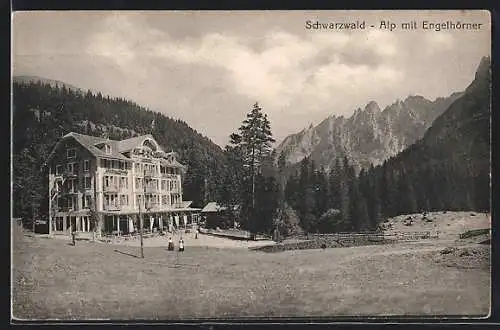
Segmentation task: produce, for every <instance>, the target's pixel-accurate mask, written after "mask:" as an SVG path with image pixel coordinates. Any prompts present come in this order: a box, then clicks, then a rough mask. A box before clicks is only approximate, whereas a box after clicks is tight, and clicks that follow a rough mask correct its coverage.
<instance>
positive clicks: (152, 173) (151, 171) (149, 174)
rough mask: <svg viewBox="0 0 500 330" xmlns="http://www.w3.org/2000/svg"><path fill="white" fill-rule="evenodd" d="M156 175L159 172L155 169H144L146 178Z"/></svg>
mask: <svg viewBox="0 0 500 330" xmlns="http://www.w3.org/2000/svg"><path fill="white" fill-rule="evenodd" d="M156 175H157V172H156V171H155V170H144V177H145V178H150V177H155V176H156Z"/></svg>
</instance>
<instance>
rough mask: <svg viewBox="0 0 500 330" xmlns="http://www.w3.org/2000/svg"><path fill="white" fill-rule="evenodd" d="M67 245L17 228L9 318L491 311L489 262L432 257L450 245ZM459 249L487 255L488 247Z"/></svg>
mask: <svg viewBox="0 0 500 330" xmlns="http://www.w3.org/2000/svg"><path fill="white" fill-rule="evenodd" d="M69 243H70V241H69V239H68V240H62V239H49V238H41V237H28V236H26V235H23V234H22V233H15V235H14V252H13V316H14V317H15V318H19V319H170V320H172V319H192V318H238V317H307V316H355V315H365V316H366V315H369V316H379V315H384V316H386V315H475V316H486V315H487V314H488V313H489V306H490V272H489V258H483V259H484V260H483V261H482V262H479V263H476V265H475V266H474V267H472V268H471V267H468V268H466V267H460V263H446V262H440V260H441V259H443V258H445V257H447V255H441V254H440V251H441V250H443V248H444V247H446V246H450V244H452V243H451V242H450V241H442V242H441V241H439V242H438V241H436V242H434V241H422V242H418V243H401V244H394V245H379V246H361V247H353V248H336V249H326V250H300V251H287V252H281V253H264V252H256V251H250V250H248V249H247V248H216V247H214V248H210V247H203V246H192V247H189V245H186V246H187V249H186V251H185V252H184V253H183V254H181V255H179V256H177V252H167V251H166V249H165V248H164V247H160V246H147V247H146V248H145V259H140V258H137V257H135V256H137V255H138V254H139V249H138V247H135V246H126V245H108V244H102V243H92V242H78V244H77V246H76V247H73V246H71V245H70V244H69ZM467 248H469V249H472V250H474V251H476V250H477V249H482V250H481V251H482V252H481V253H483V255H484V254H485V253H486V254H487V255H488V256H489V246H479V245H477V244H476V245H474V244H473V245H468V246H467ZM474 253H475V252H474ZM451 255H452V254H450V256H451ZM438 257H439V258H438ZM441 261H442V260H441Z"/></svg>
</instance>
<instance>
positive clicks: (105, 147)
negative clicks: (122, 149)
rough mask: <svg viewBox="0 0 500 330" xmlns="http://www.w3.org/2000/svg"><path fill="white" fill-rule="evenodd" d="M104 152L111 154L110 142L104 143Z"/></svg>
mask: <svg viewBox="0 0 500 330" xmlns="http://www.w3.org/2000/svg"><path fill="white" fill-rule="evenodd" d="M104 152H105V153H106V155H111V146H110V145H109V144H105V145H104Z"/></svg>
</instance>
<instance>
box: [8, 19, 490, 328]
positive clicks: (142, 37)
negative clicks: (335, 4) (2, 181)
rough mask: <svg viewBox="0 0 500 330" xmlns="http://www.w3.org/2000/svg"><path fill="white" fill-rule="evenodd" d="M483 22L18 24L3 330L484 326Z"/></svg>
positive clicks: (486, 132)
mask: <svg viewBox="0 0 500 330" xmlns="http://www.w3.org/2000/svg"><path fill="white" fill-rule="evenodd" d="M490 57H491V18H490V13H489V12H488V11H484V10H466V11H459V10H447V11H444V10H441V11H436V10H420V11H375V10H371V11H339V10H335V11H25V12H15V13H13V16H12V109H11V112H12V116H13V121H12V134H13V136H12V146H11V147H12V149H11V152H12V164H11V166H12V167H11V168H12V177H11V180H12V196H13V198H12V200H11V208H12V217H11V228H12V230H11V235H12V244H11V255H12V270H11V271H12V283H11V286H12V290H11V306H12V314H11V317H12V322H20V321H35V320H42V321H47V322H48V321H53V320H66V321H69V320H79V321H82V322H85V321H89V320H108V321H109V320H111V321H119V320H127V321H131V322H132V321H151V320H162V321H187V320H202V321H203V320H205V321H206V320H212V321H216V322H217V321H220V322H231V321H235V320H248V319H252V320H262V321H269V320H275V321H279V322H286V320H290V319H299V318H300V319H310V320H314V319H315V318H322V319H323V320H324V319H325V318H327V319H331V320H333V321H335V320H355V321H360V320H363V318H366V317H383V318H389V319H391V318H395V319H396V320H398V319H400V318H401V317H407V318H421V317H423V318H427V317H429V318H430V317H433V318H435V317H442V318H451V319H454V318H460V319H463V318H485V317H488V316H489V314H490V308H491V306H490V305H491V272H490V270H491V269H490V268H491V265H490V262H491V260H490V259H491V258H490V245H491V221H490V219H491V215H490V208H491V200H490V185H491V182H490V181H491V179H490V177H491V175H490V166H491V164H490V117H491V100H490V99H491V95H490V94H491V86H490V84H491V82H490V81H491V78H490V71H491V69H490V68H491V59H490Z"/></svg>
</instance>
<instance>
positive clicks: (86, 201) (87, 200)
mask: <svg viewBox="0 0 500 330" xmlns="http://www.w3.org/2000/svg"><path fill="white" fill-rule="evenodd" d="M82 201H83V203H82V204H83V208H84V209H88V208H90V205H91V199H90V195H84V196H83V200H82Z"/></svg>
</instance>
